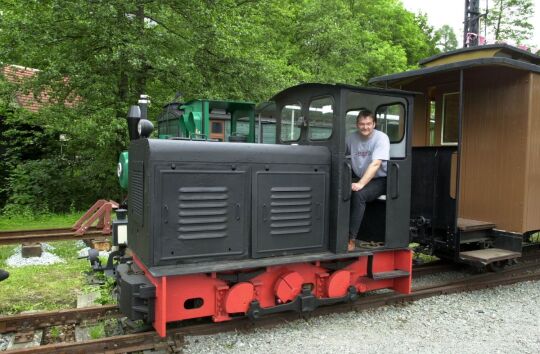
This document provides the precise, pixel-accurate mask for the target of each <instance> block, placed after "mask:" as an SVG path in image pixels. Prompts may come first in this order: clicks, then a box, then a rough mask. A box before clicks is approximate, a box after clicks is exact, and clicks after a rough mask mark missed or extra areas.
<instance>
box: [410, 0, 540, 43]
mask: <svg viewBox="0 0 540 354" xmlns="http://www.w3.org/2000/svg"><path fill="white" fill-rule="evenodd" d="M401 2H402V3H403V5H404V6H405V8H406V9H407V10H409V11H412V12H414V13H418V12H419V11H421V12H424V13H427V16H428V20H429V23H430V25H432V26H434V27H435V28H439V27H441V26H443V25H450V26H451V27H453V28H454V32H455V33H456V36H457V39H458V44H459V46H460V47H461V46H462V45H463V43H462V42H463V19H464V13H465V0H401ZM492 2H493V1H492V0H490V1H489V6H491V3H492ZM533 2H534V6H535V14H534V17H533V18H532V20H531V23H532V24H533V26H535V28H534V34H533V38H532V40H531V41H530V42H529V43H528V44H530V45H531V46H532V47H535V48H540V0H533ZM485 3H486V0H480V7H481V9H483V8H485ZM483 30H484V29H483V28H482V32H483ZM489 39H490V38H489V34H488V41H489ZM492 42H493V41H491V43H492Z"/></svg>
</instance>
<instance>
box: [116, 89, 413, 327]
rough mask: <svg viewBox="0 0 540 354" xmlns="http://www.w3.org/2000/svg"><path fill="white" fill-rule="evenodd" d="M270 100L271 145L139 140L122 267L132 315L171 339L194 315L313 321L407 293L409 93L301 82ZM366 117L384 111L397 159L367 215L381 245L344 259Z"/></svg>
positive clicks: (368, 230) (369, 235)
mask: <svg viewBox="0 0 540 354" xmlns="http://www.w3.org/2000/svg"><path fill="white" fill-rule="evenodd" d="M273 101H274V102H275V103H276V110H277V113H278V114H277V119H276V135H277V136H276V143H277V144H275V145H274V144H247V143H218V142H210V141H206V142H204V141H184V140H157V139H137V140H134V141H132V143H131V146H130V150H129V156H130V162H129V198H130V204H129V218H128V220H129V223H128V240H127V245H128V247H129V248H130V249H131V251H132V253H133V263H131V262H128V263H124V264H120V265H119V266H118V267H117V274H118V278H119V291H120V307H121V309H122V311H123V312H124V313H126V314H128V315H129V317H130V318H132V319H144V320H146V321H150V322H153V324H154V327H155V328H156V330H157V331H158V332H159V333H160V334H161V335H165V331H166V324H167V323H168V322H172V321H178V320H184V319H188V318H198V317H209V316H211V317H212V318H213V319H214V321H224V320H228V319H230V318H232V317H233V316H236V315H249V316H251V317H258V316H260V315H262V314H265V313H272V312H278V311H287V310H297V311H308V310H311V309H313V308H315V307H317V306H320V305H324V304H330V303H335V302H338V301H348V300H352V299H354V298H356V297H357V296H358V294H359V293H361V292H365V291H369V290H374V289H381V288H391V289H394V290H397V291H400V292H403V293H408V292H410V284H411V263H412V261H411V251H410V250H409V249H408V243H409V201H410V185H411V180H410V178H411V159H410V136H411V122H412V119H411V118H410V117H411V114H412V101H413V95H412V94H411V93H408V92H405V91H400V90H379V89H365V88H360V87H353V86H346V85H325V84H303V85H299V86H295V87H292V88H289V89H287V90H285V91H283V92H281V93H279V94H278V95H276V96H275V97H274V98H273ZM360 109H370V110H372V111H373V112H375V113H376V115H377V117H378V120H379V122H380V124H381V128H382V129H383V130H385V131H387V133H388V134H389V136H390V137H391V145H392V146H391V160H390V161H388V177H387V185H388V188H387V193H386V196H385V197H386V198H382V199H383V200H378V201H377V202H374V203H372V205H370V206H369V207H368V212H367V214H366V215H367V216H366V218H365V219H364V223H363V225H362V228H361V233H362V235H363V240H365V241H377V242H378V245H379V247H376V248H360V249H357V250H355V251H353V252H347V251H346V247H347V241H348V223H349V203H350V193H351V168H350V164H349V162H348V159H347V157H346V156H345V151H346V148H345V137H346V135H347V134H348V133H350V132H351V131H353V130H354V119H355V118H356V114H357V111H358V110H360ZM351 122H352V123H351ZM384 199H385V200H384Z"/></svg>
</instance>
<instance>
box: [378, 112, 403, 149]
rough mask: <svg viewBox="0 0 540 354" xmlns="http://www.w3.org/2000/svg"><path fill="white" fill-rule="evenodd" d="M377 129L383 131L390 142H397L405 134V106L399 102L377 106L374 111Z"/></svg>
mask: <svg viewBox="0 0 540 354" xmlns="http://www.w3.org/2000/svg"><path fill="white" fill-rule="evenodd" d="M375 115H376V117H377V127H376V128H377V129H378V130H380V131H382V132H385V133H386V135H388V138H389V139H390V143H399V142H400V141H401V140H402V139H403V135H404V134H405V107H404V106H403V104H401V103H393V104H389V105H383V106H379V107H378V108H377V111H376V112H375Z"/></svg>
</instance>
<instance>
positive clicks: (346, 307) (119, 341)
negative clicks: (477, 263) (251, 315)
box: [0, 257, 540, 353]
mask: <svg viewBox="0 0 540 354" xmlns="http://www.w3.org/2000/svg"><path fill="white" fill-rule="evenodd" d="M539 265H540V259H538V258H537V257H536V258H532V257H531V258H528V259H526V260H524V263H521V264H518V265H514V266H511V267H509V268H507V269H504V270H503V271H501V272H500V273H482V274H474V275H470V276H467V277H466V278H463V279H459V280H454V281H450V282H444V283H438V284H432V285H429V286H425V287H419V288H415V289H413V293H412V294H409V295H401V294H396V293H382V294H372V295H371V294H366V295H365V296H362V297H361V298H360V299H359V300H357V301H355V302H352V303H343V304H338V305H332V306H328V307H320V308H317V309H316V310H315V311H313V312H310V313H300V314H298V313H291V312H286V313H279V314H275V315H269V316H265V317H262V318H260V319H257V320H256V321H251V320H249V319H248V318H238V319H235V320H232V321H229V322H221V323H212V322H203V323H201V321H193V322H185V323H182V324H179V325H177V326H172V327H173V328H169V329H168V331H167V337H166V338H160V337H159V336H158V334H157V333H156V332H155V331H148V332H142V333H132V334H125V335H120V336H113V337H107V338H101V339H96V340H88V341H83V342H71V343H58V344H48V345H43V346H40V347H34V348H27V349H21V350H11V351H7V352H6V353H52V352H62V353H81V352H107V353H123V352H133V351H142V350H148V349H157V350H166V351H181V350H182V346H183V343H184V338H185V336H189V335H203V334H215V333H219V332H227V331H234V330H247V331H249V330H252V329H254V328H263V327H274V326H276V325H279V324H282V323H283V322H290V321H293V320H296V319H302V318H306V317H311V316H320V315H325V314H332V313H343V312H349V311H362V310H366V309H374V308H378V307H382V306H387V305H395V304H400V303H406V302H412V301H416V300H420V299H423V298H428V297H432V296H438V295H444V294H451V293H457V292H463V291H473V290H480V289H485V288H491V287H495V286H500V285H509V284H514V283H518V282H522V281H531V280H540V266H539ZM437 267H442V265H437ZM424 268H426V269H428V267H427V266H426V267H424ZM433 269H435V268H433ZM426 274H432V273H431V271H430V272H427V271H426ZM80 311H82V312H85V313H86V314H77V312H80ZM108 311H109V312H108ZM68 313H69V315H67V314H68ZM24 316H26V318H23V317H24ZM33 316H40V318H41V320H40V321H35V320H32V317H33ZM55 316H64V317H65V318H66V319H67V318H71V320H72V322H80V321H82V320H84V319H88V318H101V319H103V318H105V317H107V316H111V317H119V316H121V314H120V313H119V312H118V309H117V307H116V306H115V305H109V306H107V307H105V306H104V307H102V308H100V307H95V308H81V309H74V310H64V311H57V312H56V314H54V315H53V313H52V312H51V313H48V314H39V313H38V314H27V315H18V316H10V317H0V329H2V328H5V329H9V330H11V331H13V330H14V329H15V327H16V326H15V322H16V321H13V318H15V317H19V323H26V324H27V326H26V327H24V328H18V329H16V330H15V331H17V332H21V333H22V334H24V331H28V325H29V324H31V323H40V326H42V327H41V328H43V326H46V325H47V322H49V323H59V322H57V321H58V318H57V317H55ZM47 317H49V318H47ZM10 321H11V322H10ZM25 321H26V322H25ZM30 327H32V326H30ZM0 332H5V330H2V331H0Z"/></svg>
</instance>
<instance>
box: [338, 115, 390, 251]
mask: <svg viewBox="0 0 540 354" xmlns="http://www.w3.org/2000/svg"><path fill="white" fill-rule="evenodd" d="M376 125H377V118H376V117H375V116H374V115H373V113H372V112H371V111H368V110H362V111H360V113H359V114H358V116H357V117H356V128H357V131H355V132H353V133H351V134H349V135H348V136H347V140H346V142H347V155H350V156H351V167H352V171H353V181H355V180H357V181H356V182H353V183H352V185H351V189H352V193H351V217H350V224H349V244H348V247H347V249H348V250H349V251H353V250H354V249H355V247H356V242H355V241H356V237H357V235H358V231H359V230H360V225H361V224H362V219H363V217H364V212H365V210H366V203H367V202H371V201H373V200H375V199H377V198H378V197H380V196H381V195H383V194H386V170H387V166H386V165H387V163H386V162H387V161H388V160H389V159H390V139H388V136H387V135H386V134H385V133H383V132H381V131H379V130H375V126H376Z"/></svg>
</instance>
